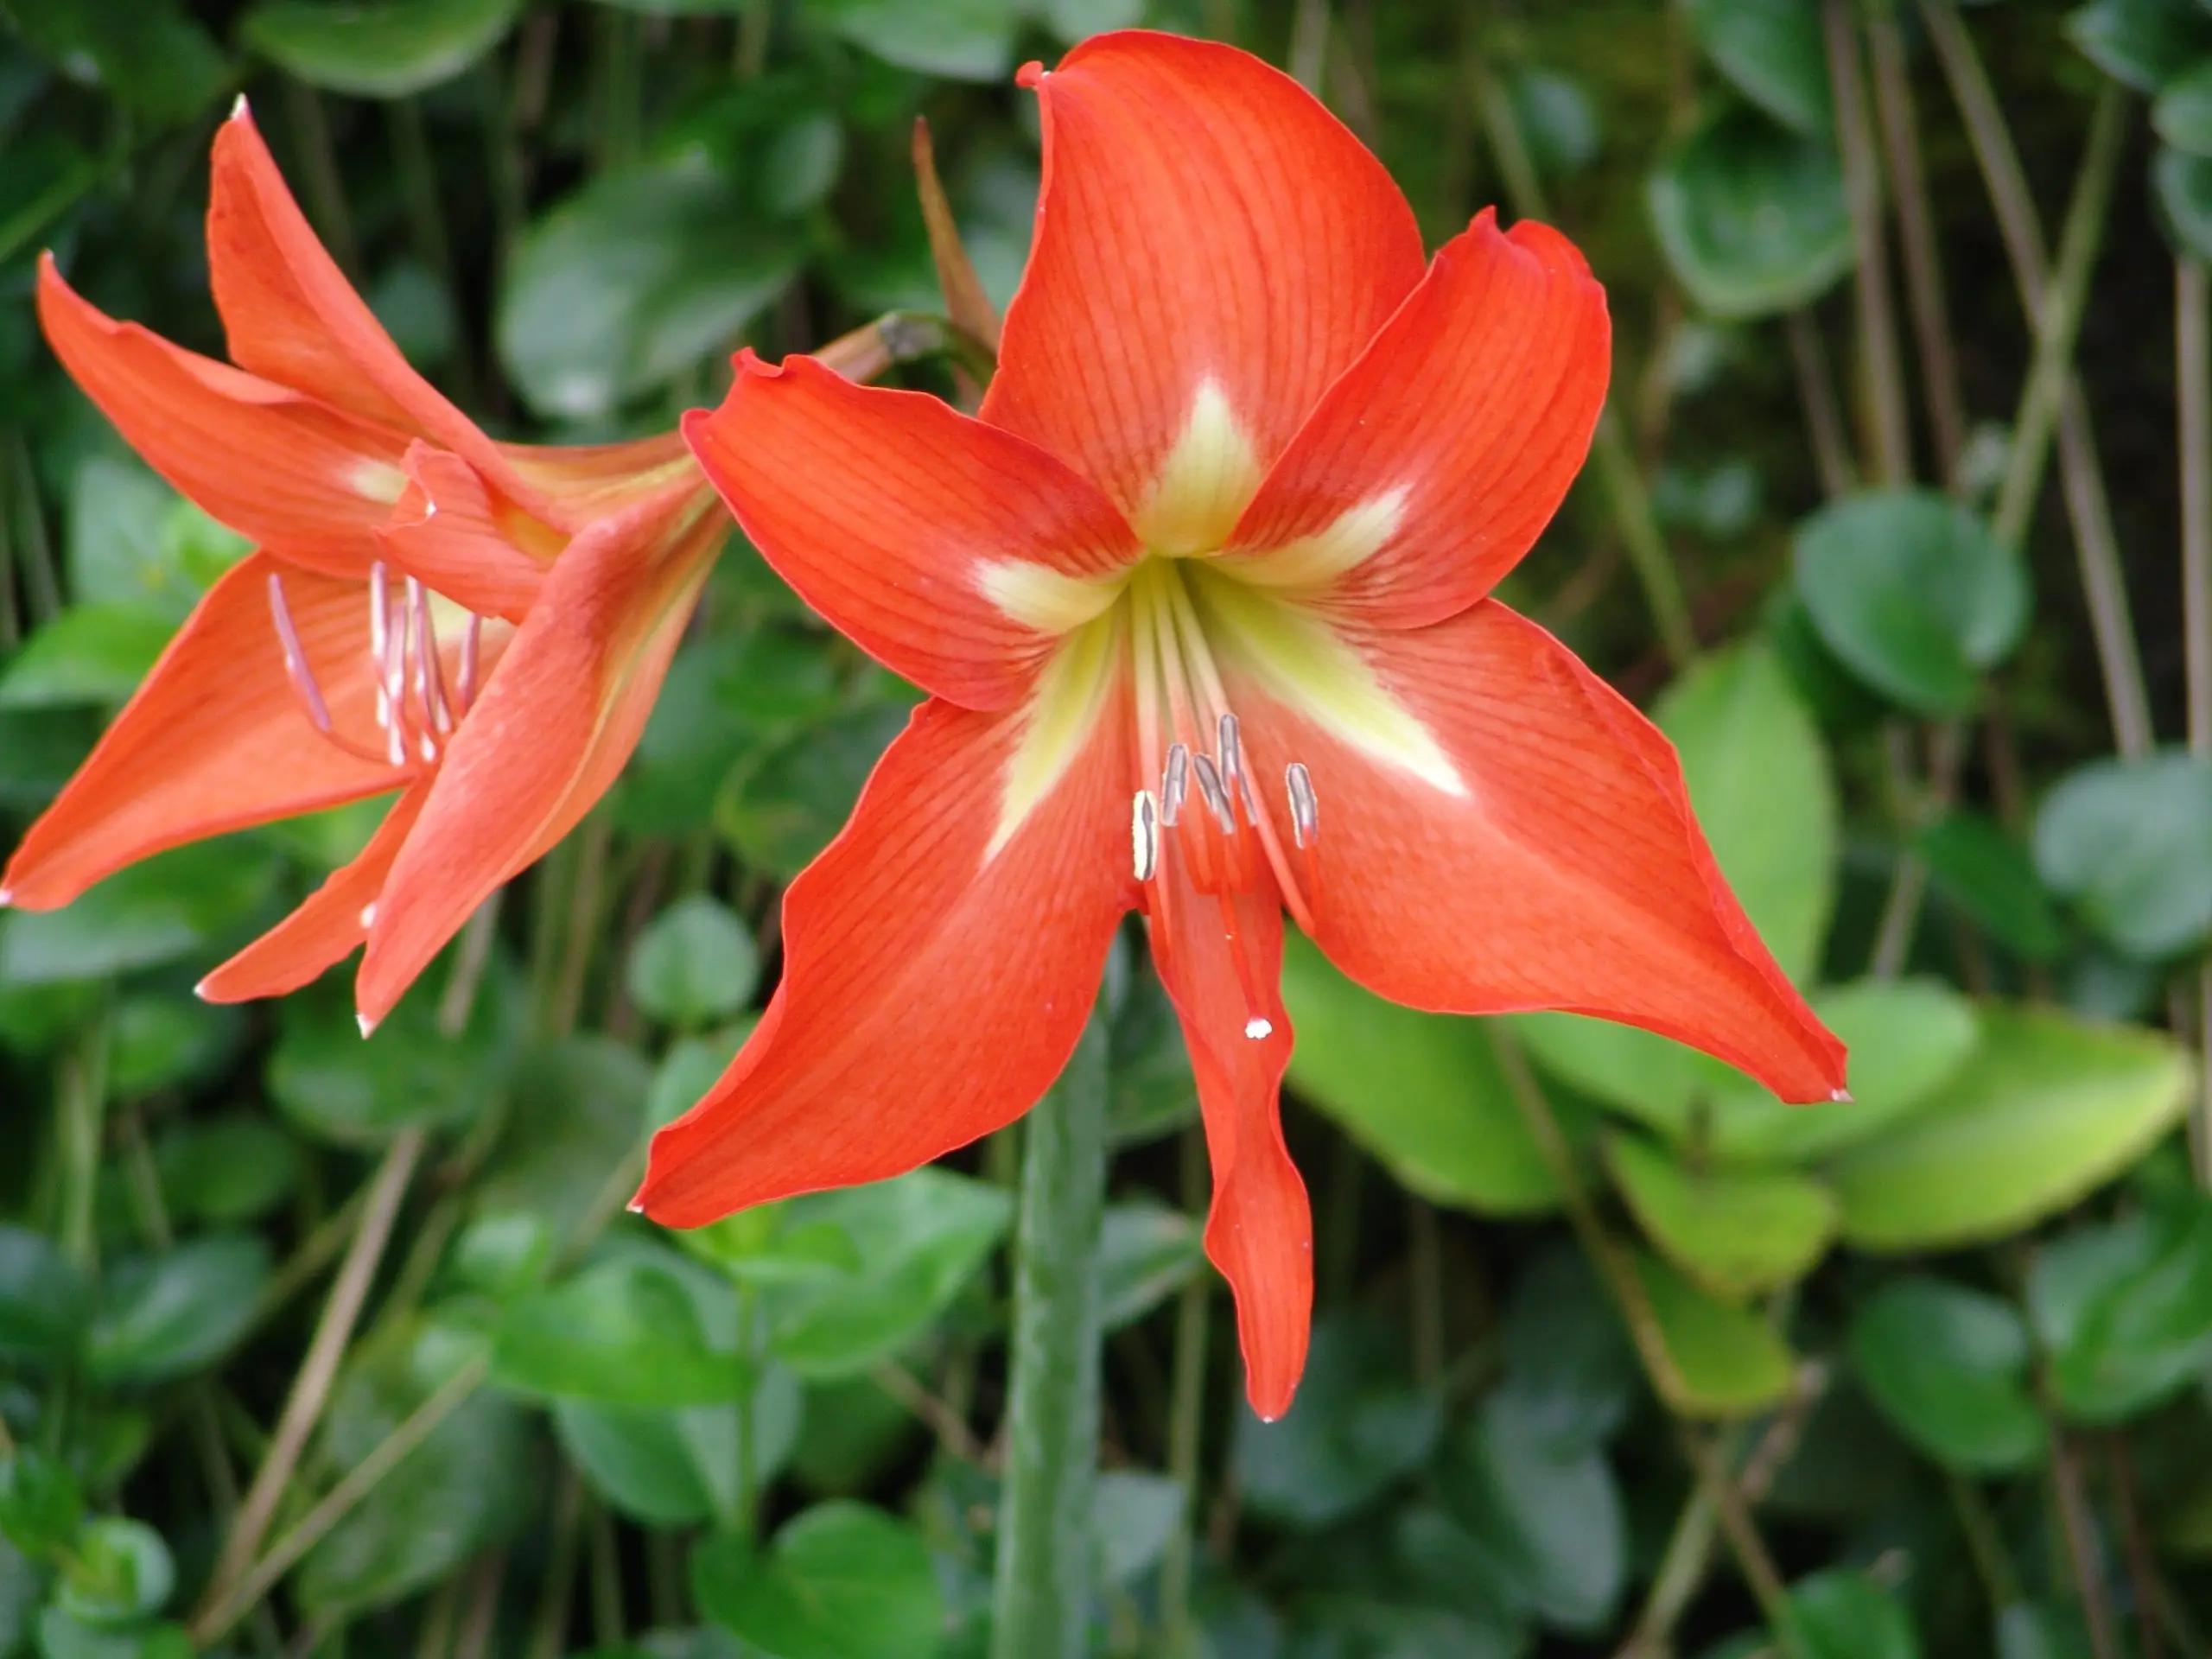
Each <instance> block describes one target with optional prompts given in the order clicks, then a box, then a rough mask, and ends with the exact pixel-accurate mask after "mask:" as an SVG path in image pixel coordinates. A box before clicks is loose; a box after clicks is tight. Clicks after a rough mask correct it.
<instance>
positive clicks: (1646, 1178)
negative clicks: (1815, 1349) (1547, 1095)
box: [1605, 1134, 1836, 1298]
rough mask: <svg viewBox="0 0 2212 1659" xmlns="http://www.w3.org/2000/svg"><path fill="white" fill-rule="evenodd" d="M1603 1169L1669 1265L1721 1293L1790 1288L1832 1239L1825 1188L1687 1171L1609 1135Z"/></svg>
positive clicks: (1758, 1174)
mask: <svg viewBox="0 0 2212 1659" xmlns="http://www.w3.org/2000/svg"><path fill="white" fill-rule="evenodd" d="M1605 1165H1606V1167H1607V1168H1608V1169H1610V1170H1611V1172H1612V1176H1613V1181H1614V1184H1615V1185H1617V1186H1618V1187H1619V1188H1620V1190H1621V1195H1622V1197H1624V1198H1626V1199H1627V1200H1628V1206H1629V1209H1630V1211H1632V1212H1633V1213H1634V1214H1635V1217H1636V1219H1637V1224H1638V1225H1639V1226H1641V1227H1642V1228H1643V1231H1644V1234H1645V1236H1647V1237H1649V1239H1650V1240H1651V1242H1652V1243H1654V1244H1656V1245H1657V1246H1658V1247H1659V1249H1661V1250H1662V1252H1664V1253H1665V1255H1667V1257H1668V1259H1669V1261H1671V1262H1674V1264H1675V1266H1676V1267H1678V1268H1681V1270H1682V1271H1683V1272H1685V1273H1687V1274H1689V1275H1690V1277H1691V1278H1693V1279H1694V1280H1696V1281H1698V1282H1699V1283H1700V1284H1701V1285H1703V1286H1704V1287H1706V1288H1707V1289H1708V1290H1711V1291H1713V1292H1714V1293H1716V1294H1719V1295H1722V1296H1728V1297H1737V1298H1741V1297H1745V1296H1748V1295H1750V1294H1752V1293H1753V1292H1755V1291H1762V1290H1773V1289H1778V1288H1779V1287H1782V1286H1783V1285H1787V1284H1794V1283H1795V1282H1796V1281H1797V1280H1799V1279H1801V1278H1802V1277H1803V1276H1804V1275H1805V1274H1807V1273H1808V1272H1810V1271H1811V1270H1812V1268H1813V1267H1814V1266H1815V1263H1817V1262H1819V1261H1820V1259H1821V1256H1822V1255H1825V1254H1826V1253H1827V1247H1828V1243H1829V1241H1831V1240H1832V1239H1833V1238H1834V1236H1835V1229H1836V1204H1835V1199H1834V1197H1833V1196H1832V1195H1831V1194H1830V1193H1829V1192H1828V1191H1827V1188H1826V1187H1824V1186H1822V1185H1821V1184H1820V1183H1819V1182H1817V1181H1815V1180H1812V1179H1809V1178H1808V1177H1806V1176H1803V1175H1797V1174H1792V1173H1789V1172H1787V1171H1783V1170H1762V1169H1725V1168H1724V1169H1702V1170H1692V1169H1689V1168H1687V1167H1685V1166H1683V1165H1681V1164H1680V1163H1678V1162H1676V1161H1675V1159H1674V1157H1673V1156H1672V1155H1671V1154H1668V1153H1666V1152H1664V1151H1662V1150H1661V1149H1660V1148H1659V1147H1656V1146H1654V1145H1652V1144H1651V1142H1649V1141H1646V1140H1644V1139H1643V1137H1642V1136H1640V1135H1631V1134H1615V1135H1607V1136H1606V1137H1605Z"/></svg>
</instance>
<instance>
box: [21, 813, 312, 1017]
mask: <svg viewBox="0 0 2212 1659" xmlns="http://www.w3.org/2000/svg"><path fill="white" fill-rule="evenodd" d="M276 880H277V864H276V861H275V859H274V858H273V857H271V856H270V855H269V853H268V852H267V850H266V849H264V848H261V847H257V846H256V845H254V844H253V843H252V842H199V843H197V844H195V845H193V846H189V847H180V848H178V849H176V850H175V851H174V852H168V853H162V854H159V855H156V856H155V857H153V858H149V859H147V860H145V861H143V862H142V863H137V864H133V865H131V866H130V868H127V869H124V870H119V871H118V872H117V873H116V874H113V875H111V876H110V877H108V878H107V880H105V881H102V882H101V883H100V884H99V886H98V887H94V888H92V891H90V892H89V893H86V894H85V895H84V896H83V897H81V898H79V899H73V900H72V901H71V902H70V903H69V904H68V905H67V906H65V907H64V908H62V909H60V910H49V911H9V912H5V913H4V914H0V985H4V984H13V985H41V984H48V983H51V982H54V981H57V980H79V979H105V978H107V977H109V976H112V975H116V974H123V973H128V972H130V971H131V970H132V969H140V968H153V967H158V966H159V965H161V964H162V963H169V962H175V961H176V960H178V959H179V958H180V957H200V956H207V957H212V956H213V953H214V950H215V949H216V946H217V944H219V942H222V941H226V940H228V939H230V938H232V937H234V936H235V935H236V934H237V933H238V932H239V931H241V930H242V929H243V928H244V927H245V925H248V924H249V923H250V922H251V921H252V920H253V918H255V917H256V916H257V915H258V914H260V913H261V912H262V910H263V908H264V906H265V904H266V903H267V901H268V899H269V895H270V892H271V890H272V889H273V888H274V887H275V886H276Z"/></svg>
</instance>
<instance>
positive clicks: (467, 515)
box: [377, 442, 561, 622]
mask: <svg viewBox="0 0 2212 1659" xmlns="http://www.w3.org/2000/svg"><path fill="white" fill-rule="evenodd" d="M405 466H406V469H407V488H406V489H405V490H404V492H403V493H401V495H400V498H399V499H398V501H397V503H396V504H395V505H394V506H393V507H392V511H391V520H390V522H389V523H387V524H384V525H382V526H380V527H379V528H378V531H377V540H378V543H379V544H380V545H381V546H382V547H383V549H384V550H385V555H386V556H387V557H389V558H390V559H391V563H393V564H394V565H396V566H397V567H398V568H399V569H402V570H404V571H405V572H406V573H407V574H408V575H410V576H413V577H415V578H416V580H417V581H419V582H422V583H423V585H424V586H425V587H427V588H430V589H432V590H433V591H434V592H436V593H441V594H444V595H445V596H446V597H447V598H448V599H450V600H452V601H454V602H455V603H456V604H460V605H465V606H467V607H468V608H469V609H470V610H472V611H474V612H475V613H477V614H478V615H479V616H503V617H505V618H506V619H507V620H509V621H510V622H520V621H521V620H522V619H523V617H524V614H525V613H527V612H528V611H529V609H530V607H531V601H533V600H535V599H536V598H537V590H538V589H539V588H540V587H542V586H543V584H544V581H545V574H546V571H547V569H548V568H549V565H550V560H551V558H552V556H553V555H554V554H555V553H556V552H557V551H558V550H559V548H560V545H561V538H560V537H558V536H557V535H556V534H555V533H554V532H551V531H547V530H546V529H545V528H544V527H543V525H542V524H538V523H537V520H535V519H532V518H528V517H527V516H525V515H524V513H523V512H521V510H520V509H518V508H517V507H514V506H512V505H509V504H508V503H507V502H505V501H504V500H502V499H499V497H498V496H496V495H494V494H493V493H492V491H491V490H490V489H488V488H487V487H486V486H485V483H484V480H483V478H482V477H481V476H480V474H478V472H477V471H476V469H475V468H474V467H471V466H470V465H469V464H468V463H467V461H463V460H462V459H461V457H460V456H459V455H454V454H448V453H447V452H446V451H444V450H442V449H433V448H431V447H430V446H429V444H427V443H421V442H417V443H413V444H410V445H409V446H408V449H407V458H406V461H405ZM547 537H551V541H550V545H547V546H546V547H545V550H544V556H543V558H537V557H532V556H531V553H530V552H528V551H525V550H524V541H525V539H527V540H529V541H531V542H543V541H544V539H545V538H547Z"/></svg>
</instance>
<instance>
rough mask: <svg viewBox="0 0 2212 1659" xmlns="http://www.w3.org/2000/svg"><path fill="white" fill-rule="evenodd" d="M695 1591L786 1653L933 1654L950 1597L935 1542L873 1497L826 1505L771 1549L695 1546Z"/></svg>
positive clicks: (851, 1657) (784, 1657)
mask: <svg viewBox="0 0 2212 1659" xmlns="http://www.w3.org/2000/svg"><path fill="white" fill-rule="evenodd" d="M691 1590H692V1593H693V1595H695V1596H696V1598H697V1599H698V1602H699V1606H700V1609H701V1611H703V1612H704V1613H705V1614H706V1615H707V1617H708V1618H711V1619H713V1620H714V1621H715V1624H719V1625H721V1627H722V1628H723V1629H724V1630H728V1631H730V1632H731V1633H733V1634H734V1635H735V1636H736V1637H738V1638H739V1639H740V1640H741V1641H743V1642H746V1643H750V1644H752V1645H753V1647H755V1648H758V1649H761V1650H762V1651H763V1652H765V1653H771V1654H774V1655H775V1656H777V1659H931V1656H932V1655H934V1654H936V1653H937V1652H938V1649H939V1648H940V1647H941V1646H942V1645H943V1639H944V1600H943V1598H942V1596H941V1595H940V1593H939V1592H938V1584H937V1576H936V1573H934V1571H933V1570H932V1569H931V1565H930V1553H929V1548H928V1546H927V1545H925V1543H924V1542H923V1541H922V1540H921V1537H920V1535H918V1533H916V1532H915V1531H914V1530H913V1529H912V1528H911V1527H909V1526H907V1525H906V1524H905V1523H904V1522H899V1521H897V1520H894V1519H893V1517H892V1516H888V1515H886V1514H885V1513H884V1512H883V1511H882V1510H878V1509H874V1508H872V1507H870V1506H869V1505H868V1504H865V1503H849V1502H845V1501H842V1500H835V1501H832V1502H830V1503H818V1504H817V1505H816V1506H815V1507H814V1508H812V1509H810V1510H805V1511H804V1512H803V1513H802V1514H800V1515H798V1516H795V1517H794V1518H793V1519H792V1520H791V1521H790V1522H787V1523H785V1526H784V1528H783V1529H782V1530H780V1531H779V1532H778V1533H777V1535H776V1537H775V1541H774V1542H773V1543H772V1544H771V1545H770V1546H769V1547H768V1548H767V1549H766V1552H764V1553H762V1554H754V1553H753V1548H752V1544H751V1542H750V1541H748V1540H747V1539H746V1538H744V1537H743V1536H741V1535H736V1534H732V1533H719V1534H715V1535H712V1536H709V1538H707V1539H706V1540H705V1541H702V1543H701V1544H700V1545H699V1547H698V1548H696V1550H694V1551H693V1552H692V1556H691Z"/></svg>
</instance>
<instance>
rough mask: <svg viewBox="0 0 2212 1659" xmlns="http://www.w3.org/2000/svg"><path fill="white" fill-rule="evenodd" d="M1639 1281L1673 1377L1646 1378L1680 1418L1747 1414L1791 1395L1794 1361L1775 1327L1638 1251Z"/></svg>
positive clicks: (1665, 1264)
mask: <svg viewBox="0 0 2212 1659" xmlns="http://www.w3.org/2000/svg"><path fill="white" fill-rule="evenodd" d="M1635 1270H1636V1276H1637V1282H1638V1283H1640V1284H1641V1285H1642V1286H1643V1294H1644V1298H1645V1300H1647V1301H1648V1302H1649V1304H1650V1308H1651V1317H1652V1319H1653V1322H1654V1323H1655V1325H1656V1326H1657V1330H1656V1336H1657V1338H1658V1340H1659V1344H1660V1346H1661V1349H1662V1351H1663V1352H1664V1353H1665V1355H1666V1357H1667V1361H1668V1365H1669V1369H1670V1370H1671V1372H1672V1375H1671V1376H1669V1375H1666V1374H1663V1373H1662V1375H1660V1376H1655V1377H1653V1378H1652V1382H1653V1383H1655V1385H1656V1386H1657V1388H1658V1389H1659V1392H1660V1394H1661V1395H1662V1396H1663V1397H1664V1398H1665V1399H1666V1401H1667V1403H1668V1404H1669V1405H1670V1406H1671V1407H1673V1408H1674V1409H1675V1411H1677V1412H1679V1413H1681V1414H1682V1415H1683V1416H1686V1417H1698V1418H1726V1417H1748V1416H1750V1415H1751V1414H1753V1413H1755V1412H1758V1411H1762V1410H1764V1409H1765V1408H1767V1407H1769V1406H1771V1405H1773V1404H1774V1403H1775V1402H1777V1401H1778V1400H1780V1399H1782V1398H1783V1395H1787V1394H1788V1393H1789V1383H1790V1377H1791V1376H1792V1375H1793V1373H1794V1372H1795V1370H1796V1361H1795V1360H1794V1359H1793V1357H1791V1355H1790V1352H1789V1348H1788V1347H1787V1346H1786V1345H1785V1344H1783V1340H1782V1338H1780V1337H1778V1336H1777V1335H1776V1334H1775V1333H1774V1330H1773V1328H1772V1327H1771V1326H1770V1325H1768V1324H1767V1322H1766V1321H1765V1320H1764V1319H1761V1318H1760V1317H1759V1316H1758V1314H1756V1313H1751V1311H1750V1310H1749V1309H1746V1308H1742V1307H1738V1306H1736V1305H1735V1304H1734V1303H1732V1302H1726V1301H1723V1300H1720V1299H1719V1297H1717V1296H1715V1295H1713V1294H1712V1293H1711V1292H1709V1291H1707V1290H1704V1289H1702V1288H1700V1287H1699V1286H1698V1285H1696V1284H1694V1282H1692V1281H1690V1280H1688V1279H1686V1278H1684V1277H1683V1276H1682V1275H1681V1274H1679V1273H1677V1272H1675V1269H1674V1268H1671V1267H1669V1266H1668V1265H1667V1263H1666V1262H1662V1261H1661V1260H1660V1259H1659V1258H1658V1257H1657V1256H1655V1255H1650V1254H1649V1253H1648V1252H1645V1251H1643V1250H1638V1251H1637V1252H1636V1254H1635Z"/></svg>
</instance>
